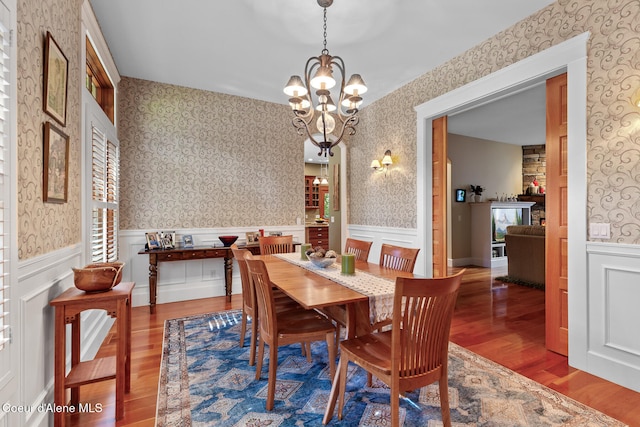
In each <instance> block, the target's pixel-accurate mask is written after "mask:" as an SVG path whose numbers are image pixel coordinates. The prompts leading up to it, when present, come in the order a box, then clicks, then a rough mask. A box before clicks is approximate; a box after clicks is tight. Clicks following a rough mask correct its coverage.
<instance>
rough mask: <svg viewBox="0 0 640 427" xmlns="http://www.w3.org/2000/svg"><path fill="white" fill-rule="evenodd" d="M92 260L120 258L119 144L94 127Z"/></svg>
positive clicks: (110, 260) (104, 260)
mask: <svg viewBox="0 0 640 427" xmlns="http://www.w3.org/2000/svg"><path fill="white" fill-rule="evenodd" d="M91 139H92V144H91V146H92V162H91V170H92V179H91V181H92V191H91V194H92V204H93V207H92V233H91V261H92V262H112V261H116V260H117V259H118V178H119V151H118V146H117V145H115V144H113V143H112V142H110V141H108V140H107V138H106V135H105V134H104V133H103V132H102V131H101V130H100V129H99V128H97V127H95V126H92V138H91Z"/></svg>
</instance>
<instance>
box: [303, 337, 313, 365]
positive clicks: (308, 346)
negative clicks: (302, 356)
mask: <svg viewBox="0 0 640 427" xmlns="http://www.w3.org/2000/svg"><path fill="white" fill-rule="evenodd" d="M302 345H303V346H304V347H305V353H306V354H307V362H309V363H311V362H312V361H313V360H312V359H311V343H310V342H306V343H303V344H302Z"/></svg>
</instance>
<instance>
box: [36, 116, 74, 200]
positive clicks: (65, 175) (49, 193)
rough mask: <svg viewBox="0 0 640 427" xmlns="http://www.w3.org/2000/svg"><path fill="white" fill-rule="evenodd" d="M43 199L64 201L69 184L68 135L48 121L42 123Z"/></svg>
mask: <svg viewBox="0 0 640 427" xmlns="http://www.w3.org/2000/svg"><path fill="white" fill-rule="evenodd" d="M42 175H43V179H42V181H43V182H42V188H43V193H44V194H43V197H42V199H43V201H45V202H49V203H65V202H66V201H67V189H68V186H69V137H68V136H67V135H65V134H64V133H63V132H62V131H61V130H60V129H58V128H56V127H55V126H54V125H52V124H51V123H49V122H46V123H45V124H44V165H43V174H42Z"/></svg>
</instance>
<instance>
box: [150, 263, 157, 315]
mask: <svg viewBox="0 0 640 427" xmlns="http://www.w3.org/2000/svg"><path fill="white" fill-rule="evenodd" d="M157 289H158V259H157V257H156V256H155V255H154V254H149V311H150V312H151V314H154V313H155V312H156V292H157Z"/></svg>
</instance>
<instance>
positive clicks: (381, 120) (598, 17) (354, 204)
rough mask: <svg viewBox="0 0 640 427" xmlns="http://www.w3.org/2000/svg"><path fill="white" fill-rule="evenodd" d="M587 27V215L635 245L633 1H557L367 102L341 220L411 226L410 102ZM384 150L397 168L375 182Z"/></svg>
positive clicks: (637, 54) (637, 168)
mask: <svg viewBox="0 0 640 427" xmlns="http://www.w3.org/2000/svg"><path fill="white" fill-rule="evenodd" d="M586 31H589V32H590V33H591V37H590V40H589V46H588V88H587V97H588V99H587V109H588V121H587V126H588V129H587V141H586V144H587V162H588V164H587V173H588V178H587V179H588V217H589V221H591V222H610V223H611V233H612V239H611V241H613V242H618V243H632V244H639V243H640V201H639V200H640V108H638V107H635V106H634V105H633V104H631V102H630V99H631V97H632V96H633V94H634V92H635V91H636V90H637V89H638V88H640V2H638V1H637V0H609V1H605V0H598V1H587V0H559V1H558V2H556V3H554V4H552V5H550V6H548V7H546V8H544V9H542V10H541V11H539V12H538V13H536V14H534V15H532V16H530V17H528V18H526V19H524V20H522V21H521V22H519V23H517V24H515V25H514V26H512V27H510V28H508V29H507V30H505V31H502V32H501V33H499V34H497V35H495V36H494V37H492V38H490V39H488V40H486V41H485V42H483V43H482V44H480V45H478V46H476V47H475V48H473V49H470V50H469V51H467V52H465V53H463V54H462V55H460V56H458V57H456V58H454V59H452V60H450V61H448V62H446V63H445V64H443V65H441V66H440V67H438V68H436V69H435V70H433V71H432V72H429V73H427V74H425V75H423V76H421V77H419V78H418V79H416V80H414V81H412V82H410V83H409V84H407V85H405V86H404V87H402V88H400V89H399V90H397V91H395V92H393V93H391V94H389V95H387V96H386V97H384V98H382V99H381V100H379V101H377V102H376V103H374V104H372V105H370V106H368V107H365V108H364V109H363V112H362V115H361V124H360V126H359V129H358V133H357V134H356V135H355V137H354V138H353V140H352V141H351V142H350V143H349V154H350V160H349V167H348V171H349V198H350V199H349V215H350V216H349V222H350V223H352V224H363V225H372V226H394V227H406V228H415V227H416V226H417V225H416V224H417V219H416V206H415V203H416V202H415V201H416V162H415V159H416V153H415V145H416V114H415V112H414V110H413V108H414V107H415V106H417V105H420V104H422V103H424V102H426V101H428V100H430V99H432V98H435V97H437V96H439V95H442V94H444V93H447V92H449V91H451V90H452V89H455V88H457V87H460V86H462V85H464V84H467V83H469V82H472V81H474V80H477V79H478V78H480V77H483V76H486V75H487V74H490V73H492V72H495V71H497V70H499V69H501V68H504V67H506V66H508V65H510V64H512V63H514V62H517V61H519V60H521V59H523V58H526V57H528V56H531V55H533V54H535V53H537V52H540V51H542V50H544V49H546V48H548V47H550V46H553V45H556V44H558V43H560V42H562V41H565V40H567V39H570V38H572V37H574V36H576V35H578V34H581V33H583V32H586ZM385 149H391V151H392V152H393V153H398V158H399V163H398V170H397V173H396V170H394V171H393V172H394V175H393V176H392V177H391V178H392V179H387V180H386V182H380V180H378V177H376V176H373V177H372V175H371V172H370V170H369V168H368V167H367V166H368V165H369V163H370V162H371V160H372V156H375V155H377V156H381V154H382V153H383V152H384V150H385ZM398 188H402V191H398ZM380 200H383V201H384V203H379V201H380ZM373 201H376V203H375V209H372V208H371V206H372V202H373Z"/></svg>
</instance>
